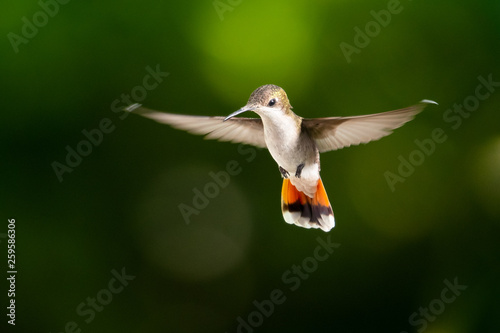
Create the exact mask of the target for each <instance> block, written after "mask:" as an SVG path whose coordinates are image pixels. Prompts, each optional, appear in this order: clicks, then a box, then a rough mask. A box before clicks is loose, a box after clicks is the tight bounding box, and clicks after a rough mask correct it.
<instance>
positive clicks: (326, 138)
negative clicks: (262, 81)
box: [302, 100, 437, 153]
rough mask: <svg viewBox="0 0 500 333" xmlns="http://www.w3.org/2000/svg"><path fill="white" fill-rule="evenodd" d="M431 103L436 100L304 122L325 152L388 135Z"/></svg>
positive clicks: (305, 120)
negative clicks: (370, 112) (371, 112)
mask: <svg viewBox="0 0 500 333" xmlns="http://www.w3.org/2000/svg"><path fill="white" fill-rule="evenodd" d="M428 104H437V103H436V102H434V101H430V100H423V101H421V102H420V103H419V104H416V105H413V106H410V107H407V108H404V109H400V110H394V111H388V112H382V113H376V114H369V115H365V116H353V117H329V118H314V119H304V120H303V122H302V124H303V126H304V127H305V128H306V129H307V130H308V131H309V133H310V134H311V137H312V138H313V139H314V141H315V142H316V145H317V147H318V149H319V151H320V152H321V153H322V152H326V151H330V150H336V149H341V148H343V147H349V146H351V145H359V144H360V143H368V142H370V141H374V140H378V139H380V138H382V137H384V136H386V135H389V134H391V133H392V130H394V129H396V128H398V127H401V126H403V125H404V124H405V123H407V122H408V121H410V120H412V119H413V117H414V116H415V115H416V114H417V113H419V112H421V111H422V110H423V109H424V108H425V106H426V105H428Z"/></svg>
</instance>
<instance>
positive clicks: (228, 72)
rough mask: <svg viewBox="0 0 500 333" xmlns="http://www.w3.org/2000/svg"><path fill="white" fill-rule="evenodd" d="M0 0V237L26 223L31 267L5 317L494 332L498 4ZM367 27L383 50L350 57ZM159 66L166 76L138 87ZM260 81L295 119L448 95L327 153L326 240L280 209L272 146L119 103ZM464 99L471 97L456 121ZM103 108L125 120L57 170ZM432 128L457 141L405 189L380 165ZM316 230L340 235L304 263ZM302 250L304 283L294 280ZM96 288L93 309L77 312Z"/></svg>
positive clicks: (25, 260)
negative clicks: (119, 284)
mask: <svg viewBox="0 0 500 333" xmlns="http://www.w3.org/2000/svg"><path fill="white" fill-rule="evenodd" d="M4 5H5V7H4V15H3V19H2V21H1V22H0V26H1V30H2V32H3V36H4V38H3V42H2V43H1V44H0V51H1V54H2V62H1V63H0V68H1V77H2V79H1V81H0V88H1V92H2V97H3V98H2V99H3V107H2V112H0V117H1V120H0V127H1V131H0V133H1V134H0V135H1V136H2V140H1V144H0V145H1V146H0V147H1V151H2V162H1V164H0V165H1V166H0V172H1V181H2V191H1V200H0V212H1V216H2V227H1V228H0V233H2V234H1V235H0V236H2V237H3V238H2V239H0V241H1V243H0V247H1V249H2V251H1V252H2V253H4V254H5V256H4V255H3V254H2V257H3V258H5V257H6V252H7V250H6V244H7V243H6V239H5V233H6V232H7V219H8V218H15V219H16V232H17V233H16V246H17V247H16V250H17V252H16V254H17V257H16V259H17V270H18V276H17V284H16V287H17V293H16V304H17V308H16V309H17V317H16V319H17V320H16V326H15V328H13V327H12V326H10V325H6V318H5V315H3V317H4V319H3V320H2V324H1V325H2V326H3V327H5V328H6V330H13V329H15V330H16V331H19V332H64V331H65V329H66V331H73V330H74V331H75V332H78V329H80V330H81V332H252V331H255V332H395V333H399V332H402V331H406V332H415V331H426V332H429V333H431V332H432V333H435V332H439V333H449V332H458V333H461V332H497V331H498V327H499V325H500V322H499V319H498V318H499V316H498V314H499V310H500V306H499V305H498V297H499V296H500V287H499V281H500V266H499V263H500V260H499V256H500V250H499V246H498V235H499V231H500V225H499V221H500V173H499V170H500V131H499V125H500V113H499V111H500V110H499V107H500V91H496V90H500V87H498V86H497V87H490V89H491V90H490V91H489V96H488V97H487V98H483V99H482V100H478V99H475V97H474V96H475V94H476V87H477V86H478V85H480V84H481V82H480V80H479V79H478V78H479V77H483V78H484V79H486V80H488V77H490V78H492V80H493V81H495V82H500V63H499V56H500V44H499V42H498V41H499V37H500V2H498V1H493V0H492V1H476V2H472V1H444V0H443V1H437V2H429V1H426V2H424V1H401V2H400V3H399V5H397V4H396V3H395V2H394V1H393V2H389V3H388V2H387V1H356V2H351V3H349V1H308V2H304V1H285V0H280V1H272V2H270V1H262V0H260V1H248V0H247V1H236V0H232V1H229V0H221V1H217V2H215V4H214V2H213V1H210V0H205V1H198V0H197V1H189V2H181V1H177V2H172V1H141V2H139V1H122V2H111V3H102V2H100V1H85V2H79V1H70V2H68V3H67V4H58V7H59V8H58V9H57V13H56V7H55V6H54V2H51V1H47V2H46V5H41V4H40V3H37V2H36V1H31V2H27V1H22V2H14V1H9V2H8V3H6V4H4ZM391 6H395V7H391ZM43 7H46V8H48V9H46V10H48V11H49V12H51V14H52V15H48V14H39V12H42V13H43V11H44V9H43ZM388 7H389V8H396V9H397V11H398V12H397V13H393V14H391V17H390V22H389V21H388V19H386V24H384V25H385V27H384V26H382V25H380V24H378V23H377V24H374V23H370V22H372V21H373V22H375V19H374V16H373V13H372V11H375V13H379V14H378V15H379V16H380V15H382V14H380V13H381V12H380V11H382V10H385V11H387V8H388ZM382 13H384V12H382ZM44 15H45V16H44ZM23 17H26V20H27V21H30V22H33V20H35V22H38V24H39V27H38V28H36V26H35V28H36V29H37V30H38V31H36V32H33V31H29V27H27V28H23V26H24V25H26V24H27V23H26V20H23ZM44 17H45V19H44ZM367 24H368V27H369V28H370V29H373V30H370V31H369V33H370V34H371V37H370V36H368V37H369V43H368V42H367V41H366V40H365V41H364V42H366V43H365V44H367V45H362V46H363V47H359V48H358V52H357V53H353V54H351V55H350V56H349V61H347V60H348V59H347V58H346V57H345V55H344V54H343V52H342V49H341V47H340V45H341V43H347V44H350V45H351V46H354V47H355V46H356V44H355V36H356V34H357V32H356V31H357V30H355V28H356V27H357V28H359V29H360V30H361V31H365V27H366V25H367ZM377 26H378V27H379V29H377ZM23 29H24V30H25V31H24V33H27V34H28V35H29V36H31V37H30V38H26V39H22V38H25V37H23ZM13 34H15V35H16V36H18V37H13V36H14V35H13ZM30 34H31V35H30ZM32 35H34V36H32ZM13 40H14V41H16V42H12V41H13ZM359 43H360V41H359V40H358V45H361V44H359ZM16 51H17V52H16ZM148 66H149V67H150V68H152V69H155V68H159V69H160V70H161V71H162V72H168V73H169V75H168V76H166V77H163V78H162V82H160V83H159V84H158V85H157V86H156V87H155V88H154V89H150V90H147V91H146V90H144V89H142V88H140V87H141V86H143V80H144V78H145V76H146V75H147V74H148V70H147V69H146V68H147V67H148ZM149 82H150V83H151V82H153V81H149ZM268 83H274V84H277V85H280V86H282V87H283V88H284V89H285V90H286V91H287V93H288V96H289V98H290V100H291V103H292V105H293V106H294V111H295V112H296V113H297V114H299V115H301V116H303V117H322V116H341V115H342V116H347V115H359V114H367V113H376V112H382V111H388V110H392V109H397V108H402V107H405V106H408V105H411V104H413V103H415V102H417V101H419V100H421V99H424V98H426V99H432V100H435V101H437V102H438V103H439V106H431V107H428V108H427V109H426V110H425V112H423V113H422V114H420V115H419V116H418V117H417V118H416V119H415V120H414V121H412V122H410V123H409V124H407V125H405V126H404V127H403V128H401V129H399V130H397V131H396V132H395V133H394V134H392V135H391V136H389V137H387V138H384V139H382V140H380V141H377V142H374V143H370V144H369V145H363V146H359V147H351V148H348V149H344V150H340V151H336V152H331V153H327V154H323V155H322V178H323V181H324V183H325V186H326V188H327V191H328V193H329V197H330V200H331V202H332V205H333V208H334V212H335V217H336V222H337V225H336V227H335V228H334V229H333V230H332V231H331V232H330V233H328V234H325V233H324V232H322V231H319V230H306V229H302V228H298V227H295V226H290V225H287V224H286V223H285V222H284V221H283V219H282V216H281V211H280V190H281V177H280V173H279V171H278V168H277V166H276V164H275V162H274V161H273V160H272V158H271V157H270V155H269V154H268V152H267V151H265V150H261V149H255V150H254V149H253V148H251V147H240V148H239V149H240V150H238V145H234V144H229V143H218V142H215V141H204V140H202V139H201V138H200V137H196V136H191V135H189V134H186V133H184V132H181V131H177V130H173V129H171V128H169V127H167V126H164V125H160V124H157V123H155V122H153V121H150V120H147V119H144V118H141V117H138V116H134V115H131V116H128V117H123V114H122V113H117V112H113V110H112V104H113V102H114V101H115V100H117V99H118V101H119V102H117V104H115V106H124V105H125V104H126V103H123V102H122V101H121V96H122V94H128V95H131V93H132V92H133V94H132V96H135V97H136V98H135V99H134V98H133V97H131V100H132V101H133V102H140V103H142V104H144V105H146V106H147V107H149V108H153V109H157V110H165V111H167V112H174V113H182V114H202V115H228V114H229V113H231V112H233V111H235V110H237V109H238V108H240V107H241V106H243V105H244V104H245V103H246V101H247V98H248V96H249V95H250V93H251V92H252V91H253V90H254V89H255V88H257V87H258V86H260V85H263V84H268ZM137 87H139V88H137ZM141 89H142V90H141ZM487 89H488V88H486V87H483V88H480V91H481V93H482V94H483V95H484V94H485V93H486V92H488V90H487ZM141 92H147V94H141ZM474 101H478V104H477V105H474ZM463 103H471V104H468V105H469V108H470V109H473V111H472V112H468V111H467V112H464V114H465V115H464V116H459V115H458V114H455V115H454V117H455V118H453V119H454V120H453V121H450V120H448V121H447V120H446V115H448V116H449V117H451V113H447V112H453V111H449V110H450V108H452V109H453V107H454V104H457V105H460V104H463ZM471 105H472V106H471ZM105 118H107V119H109V121H110V122H111V124H112V128H113V130H112V131H111V132H110V133H103V134H102V142H100V144H98V145H97V146H93V147H92V151H91V153H89V154H88V156H84V157H83V158H82V160H81V162H80V163H77V164H78V165H77V166H75V167H73V168H71V169H72V171H71V172H65V173H63V174H62V176H61V178H62V181H60V179H58V177H57V175H56V173H55V172H54V169H53V164H54V162H55V161H56V162H59V163H61V164H66V161H65V159H66V155H67V154H68V152H67V146H69V147H70V148H71V149H77V146H78V145H79V144H80V142H82V140H86V138H85V136H84V134H83V133H82V131H83V130H87V131H91V130H93V129H95V128H98V127H99V124H100V122H101V121H102V120H103V119H105ZM122 118H123V119H122ZM457 119H459V120H461V123H460V126H458V121H459V120H457ZM453 126H454V127H455V128H454V127H453ZM436 128H441V129H442V130H443V131H444V133H445V135H446V140H445V141H444V142H443V143H436V144H435V145H436V146H435V149H434V151H433V153H431V154H429V155H422V156H425V160H424V161H421V163H420V162H419V165H418V166H416V167H415V168H414V171H413V172H411V175H409V176H408V177H404V179H405V181H404V182H397V183H396V184H395V185H394V187H393V190H394V191H392V190H391V187H390V186H389V184H388V182H387V180H386V177H385V175H386V172H387V171H389V172H392V173H394V174H397V173H398V166H399V164H400V159H401V158H404V159H406V160H408V159H409V158H410V155H411V154H412V153H413V156H414V157H415V156H417V155H418V153H414V152H415V151H416V149H418V146H417V145H416V143H415V140H420V141H423V140H426V139H429V138H431V133H432V131H433V130H435V129H436ZM81 145H84V144H81ZM82 147H83V146H81V147H80V148H82ZM82 149H84V147H83V148H82ZM242 149H243V151H246V152H247V154H243V153H241V150H242ZM400 156H401V157H400ZM250 157H251V158H250ZM398 157H399V158H400V159H398ZM232 160H234V161H237V163H238V165H239V167H240V168H239V170H240V172H239V174H237V175H234V176H231V178H230V183H229V185H227V186H226V187H223V188H219V189H218V192H219V193H216V194H217V195H213V196H214V197H213V198H209V199H208V201H209V202H208V204H206V205H205V206H206V207H204V208H203V209H200V210H199V212H198V214H193V215H191V216H190V219H189V220H190V223H189V224H187V223H186V221H185V219H184V218H183V216H182V214H181V212H180V210H179V205H180V204H185V205H189V206H193V202H192V201H193V197H194V196H195V192H194V191H196V190H195V189H198V190H201V191H203V189H204V187H205V186H206V184H208V183H210V182H212V178H211V176H210V172H213V173H220V172H222V171H224V170H225V169H226V165H227V163H228V162H230V161H232ZM248 160H249V161H248ZM318 237H319V238H320V239H321V240H322V241H325V242H327V241H331V242H334V243H337V244H340V247H338V248H337V249H336V250H335V251H334V252H333V253H332V254H330V255H329V257H328V259H327V260H325V261H322V262H316V261H314V260H313V259H311V258H312V256H313V255H314V251H315V249H316V247H317V246H318V244H320V243H319V241H318ZM1 262H2V263H6V259H2V260H1ZM314 263H316V264H317V265H314ZM302 264H304V265H306V269H308V270H309V271H310V273H308V276H307V278H305V275H304V277H303V278H298V276H299V275H296V274H295V273H292V275H287V274H288V273H289V272H288V273H287V271H289V270H292V269H293V265H298V266H301V265H302ZM307 265H309V266H307ZM2 267H5V266H4V264H2ZM123 269H124V270H125V272H126V274H127V275H129V276H134V277H135V278H134V279H133V280H130V281H128V282H127V283H128V285H127V286H125V287H124V288H123V290H121V292H117V293H115V294H113V293H110V292H109V291H107V290H108V289H109V283H110V282H113V281H114V280H112V278H113V277H114V274H113V272H112V271H113V270H115V271H116V272H122V270H123ZM5 270H6V269H5ZM5 270H4V271H5ZM4 274H6V273H4ZM286 276H288V277H290V276H294V277H295V279H296V280H294V281H296V282H297V281H300V286H298V287H297V288H295V290H292V289H293V288H291V287H295V286H296V285H295V283H294V284H291V283H289V282H287V281H288V280H287V279H286V278H285V277H286ZM455 279H456V280H457V281H458V283H459V284H460V285H466V286H467V289H466V290H464V291H462V292H461V294H460V295H459V296H457V297H456V299H455V300H454V301H453V302H450V303H449V304H448V303H443V302H442V298H441V297H442V296H441V294H442V291H443V290H444V288H446V284H445V283H444V281H445V280H448V281H449V282H451V283H453V281H454V280H455ZM2 280H3V281H4V283H3V285H2V289H3V290H4V291H1V294H2V295H4V296H3V297H2V299H3V300H4V301H3V303H2V308H4V309H5V307H6V306H7V302H8V300H7V297H6V290H7V289H8V286H7V284H6V283H5V279H2ZM115 289H116V288H115ZM115 289H114V290H115ZM276 289H278V290H281V291H282V292H283V295H284V297H285V298H286V300H285V301H284V302H282V304H277V305H275V306H274V309H273V311H272V314H269V313H268V314H269V316H267V315H266V314H258V313H257V312H256V311H258V310H257V309H258V307H257V306H256V305H255V303H254V301H257V302H258V303H259V304H268V303H266V302H265V300H269V299H270V297H271V296H270V294H271V292H272V291H273V290H276ZM110 295H111V296H112V299H110V298H109V296H110ZM96 297H97V306H96V308H95V309H96V310H95V311H94V315H95V316H94V317H93V318H92V319H91V320H90V315H89V314H88V312H87V314H85V315H82V313H81V310H82V309H86V310H89V309H92V306H91V305H89V304H90V303H88V302H91V299H92V298H96ZM262 302H264V303H262ZM82 303H83V305H82V306H83V308H80V312H79V311H78V310H77V308H78V307H79V306H80V305H81V304H82ZM99 304H101V305H102V307H100V306H99ZM441 305H443V307H441ZM429 306H431V312H429V314H428V317H425V316H424V315H423V314H422V313H421V312H419V311H421V310H420V309H421V308H423V309H425V308H428V307H429ZM97 309H99V310H97ZM432 309H433V310H432ZM4 311H5V310H4ZM432 311H433V312H434V314H436V313H437V315H433V314H432V313H433V312H432ZM90 312H92V311H90ZM261 312H262V310H261ZM264 312H266V311H264ZM268 312H269V311H268ZM414 313H417V315H413V314H414ZM412 315H413V321H411V320H410V319H409V318H410V317H411V316H412ZM239 317H241V318H242V320H243V321H245V322H246V323H247V325H248V323H249V322H253V326H255V327H252V326H246V327H245V325H243V324H241V320H239V319H238V318H239ZM249 317H250V318H249ZM261 319H262V320H261ZM87 321H88V322H87ZM71 322H74V324H71ZM68 323H69V324H68ZM75 325H76V326H75ZM2 331H3V329H2Z"/></svg>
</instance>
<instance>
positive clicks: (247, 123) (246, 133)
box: [125, 104, 267, 148]
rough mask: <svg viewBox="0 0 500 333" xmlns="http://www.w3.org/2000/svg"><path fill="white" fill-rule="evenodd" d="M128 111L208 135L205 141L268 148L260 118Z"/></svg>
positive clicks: (132, 108) (132, 107)
mask: <svg viewBox="0 0 500 333" xmlns="http://www.w3.org/2000/svg"><path fill="white" fill-rule="evenodd" d="M125 110H126V111H129V112H131V113H135V114H139V115H141V116H143V117H146V118H149V119H153V120H155V121H157V122H159V123H161V124H167V125H170V126H172V127H174V128H177V129H181V130H185V131H188V132H189V133H191V134H200V135H206V136H205V139H216V140H219V141H230V142H233V143H238V142H241V143H244V144H248V145H252V146H256V147H260V148H267V146H266V142H265V140H264V126H263V125H262V120H261V119H260V118H240V117H238V118H237V117H235V118H230V119H228V120H226V121H224V118H225V117H209V116H189V115H182V114H173V113H165V112H159V111H155V110H150V109H147V108H144V107H142V106H141V105H140V104H133V105H130V106H128V107H127V108H125Z"/></svg>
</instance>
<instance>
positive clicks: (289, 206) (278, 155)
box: [127, 84, 435, 231]
mask: <svg viewBox="0 0 500 333" xmlns="http://www.w3.org/2000/svg"><path fill="white" fill-rule="evenodd" d="M425 103H435V102H432V101H427V100H424V101H422V102H421V103H420V104H417V105H414V106H411V107H408V108H405V109H400V110H395V111H389V112H384V113H378V114H372V115H366V116H354V117H329V118H316V119H304V118H302V117H299V116H297V115H296V114H295V113H294V112H293V111H292V107H291V105H290V102H289V100H288V97H287V95H286V93H285V91H284V90H283V89H282V88H280V87H278V86H276V85H271V84H268V85H264V86H261V87H259V88H257V89H256V90H255V91H254V92H253V93H252V95H251V96H250V98H249V100H248V103H247V104H246V105H245V106H244V107H243V108H241V109H239V110H238V111H236V112H234V113H232V114H230V115H229V116H227V117H225V118H224V117H204V116H185V115H179V114H170V113H161V112H157V111H153V110H148V109H145V108H143V107H141V106H140V105H138V104H134V105H132V106H130V107H128V108H127V111H131V112H134V113H138V114H141V115H143V116H145V117H147V118H151V119H154V120H156V121H158V122H161V123H166V124H169V125H171V126H173V127H175V128H179V129H184V130H187V131H189V132H190V133H193V134H204V135H205V134H206V138H208V139H219V140H221V141H231V142H242V143H246V144H251V145H254V146H257V147H262V148H267V149H268V150H269V152H270V154H271V156H272V157H273V159H274V160H275V161H276V163H277V164H278V166H279V170H280V172H281V174H282V176H283V178H284V180H283V188H282V198H281V206H282V212H283V217H284V218H285V221H286V222H288V223H290V224H296V225H298V226H302V227H305V228H321V229H322V230H324V231H329V230H330V229H331V228H333V227H334V226H335V219H334V217H333V210H332V208H331V205H330V202H329V200H328V196H327V194H326V191H325V189H324V187H323V182H322V181H321V177H320V161H319V160H320V159H319V155H320V153H321V152H325V151H330V150H336V149H340V148H343V147H347V146H350V145H357V144H360V143H367V142H369V141H372V140H377V139H379V138H381V137H383V136H386V135H388V134H390V133H391V130H393V129H395V128H398V127H400V126H402V125H403V124H404V123H406V122H408V121H410V120H411V119H412V118H413V117H414V116H415V115H416V114H417V113H419V112H420V111H422V109H423V108H424V107H425ZM245 111H254V112H255V113H257V114H258V115H259V116H260V119H257V118H239V117H237V118H234V116H236V115H238V114H240V113H243V112H245Z"/></svg>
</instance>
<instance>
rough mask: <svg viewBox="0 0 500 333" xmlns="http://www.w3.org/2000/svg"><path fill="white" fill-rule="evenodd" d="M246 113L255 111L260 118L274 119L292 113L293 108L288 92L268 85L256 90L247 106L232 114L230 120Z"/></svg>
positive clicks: (228, 117)
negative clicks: (275, 116) (273, 117)
mask: <svg viewBox="0 0 500 333" xmlns="http://www.w3.org/2000/svg"><path fill="white" fill-rule="evenodd" d="M245 111H253V112H255V113H257V114H258V115H259V116H261V117H262V116H268V117H272V116H274V115H279V114H283V115H287V114H289V113H291V112H292V106H291V105H290V102H289V101H288V96H287V95H286V92H285V91H284V90H283V89H282V88H281V87H278V86H276V85H274V84H266V85H264V86H260V87H259V88H257V89H255V91H254V92H253V93H252V94H251V95H250V98H249V99H248V102H247V104H246V105H245V106H244V107H242V108H241V109H239V110H238V111H236V112H233V113H231V114H230V115H229V116H227V117H226V118H225V119H224V121H225V120H228V119H230V118H232V117H234V116H236V115H239V114H240V113H243V112H245Z"/></svg>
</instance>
